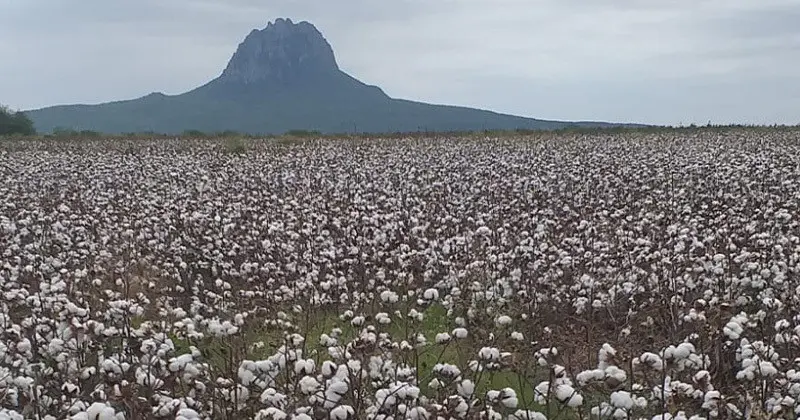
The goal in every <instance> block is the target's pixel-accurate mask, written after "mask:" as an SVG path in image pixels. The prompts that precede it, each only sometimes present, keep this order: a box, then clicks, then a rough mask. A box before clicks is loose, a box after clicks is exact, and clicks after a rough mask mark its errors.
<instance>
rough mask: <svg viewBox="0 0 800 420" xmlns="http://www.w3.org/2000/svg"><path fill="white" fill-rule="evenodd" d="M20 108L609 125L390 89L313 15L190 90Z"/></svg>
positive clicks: (405, 124)
mask: <svg viewBox="0 0 800 420" xmlns="http://www.w3.org/2000/svg"><path fill="white" fill-rule="evenodd" d="M26 113H27V115H28V116H29V117H30V118H31V119H32V120H33V121H34V123H35V125H36V129H37V130H38V131H40V132H51V131H53V130H54V129H56V128H59V127H61V128H70V129H75V130H94V131H101V132H107V133H125V132H142V131H155V132H162V133H179V132H182V131H185V130H187V129H196V130H201V131H224V130H234V131H239V132H246V133H253V134H267V133H282V132H285V131H288V130H293V129H306V130H318V131H321V132H325V133H330V132H334V133H336V132H353V131H358V132H394V131H418V130H427V131H454V130H481V129H516V128H527V129H556V128H561V127H566V126H575V125H580V126H608V125H615V124H608V123H596V122H572V123H571V122H561V121H546V120H538V119H533V118H525V117H519V116H513V115H506V114H499V113H495V112H491V111H486V110H479V109H472V108H465V107H456V106H445V105H431V104H425V103H421V102H414V101H410V100H404V99H396V98H391V97H389V96H388V95H386V94H385V93H384V92H383V91H382V90H381V89H380V88H379V87H376V86H371V85H367V84H365V83H363V82H361V81H359V80H357V79H355V78H354V77H352V76H350V75H348V74H347V73H345V72H343V71H342V70H340V69H339V66H338V64H337V63H336V59H335V56H334V53H333V49H332V47H331V45H330V44H329V43H328V42H327V40H325V38H324V37H323V35H322V34H321V33H320V32H319V31H318V30H317V28H316V27H314V25H312V24H310V23H308V22H299V23H294V22H292V21H291V20H289V19H278V20H276V21H275V22H274V23H272V22H270V23H269V24H268V25H267V27H266V28H264V29H262V30H253V31H251V32H250V34H248V35H247V37H246V38H245V39H244V40H243V41H242V42H241V43H240V44H239V46H238V48H237V49H236V52H235V53H234V54H233V56H232V57H231V59H230V61H229V62H228V64H227V66H226V67H225V69H224V71H223V72H222V74H221V75H220V76H219V77H217V78H215V79H213V80H211V81H210V82H208V83H206V84H205V85H203V86H200V87H198V88H196V89H193V90H191V91H189V92H185V93H182V94H179V95H164V94H162V93H152V94H149V95H147V96H144V97H140V98H137V99H131V100H123V101H116V102H109V103H102V104H93V105H62V106H53V107H47V108H43V109H37V110H30V111H26Z"/></svg>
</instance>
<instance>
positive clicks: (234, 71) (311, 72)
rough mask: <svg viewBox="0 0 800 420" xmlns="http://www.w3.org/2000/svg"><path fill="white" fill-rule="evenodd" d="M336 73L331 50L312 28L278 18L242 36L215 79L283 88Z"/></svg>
mask: <svg viewBox="0 0 800 420" xmlns="http://www.w3.org/2000/svg"><path fill="white" fill-rule="evenodd" d="M338 70H339V66H338V65H337V64H336V58H335V56H334V54H333V49H332V48H331V46H330V44H329V43H328V41H327V40H325V37H323V35H322V33H320V31H319V30H317V28H316V27H314V25H312V24H311V23H308V22H305V21H302V22H298V23H294V22H292V20H291V19H283V18H279V19H276V20H275V22H269V23H268V24H267V26H266V27H265V28H264V29H261V30H257V29H254V30H253V31H251V32H250V34H248V35H247V37H245V39H244V41H242V42H241V43H240V44H239V47H238V48H237V49H236V52H235V53H234V54H233V57H231V59H230V61H229V62H228V65H227V67H226V68H225V70H224V71H223V72H222V75H221V76H220V77H219V80H220V81H223V82H233V83H239V84H255V83H268V84H271V85H276V86H286V85H292V84H295V83H297V82H307V81H310V80H313V79H315V78H319V77H321V76H324V75H326V74H331V73H334V72H337V71H338Z"/></svg>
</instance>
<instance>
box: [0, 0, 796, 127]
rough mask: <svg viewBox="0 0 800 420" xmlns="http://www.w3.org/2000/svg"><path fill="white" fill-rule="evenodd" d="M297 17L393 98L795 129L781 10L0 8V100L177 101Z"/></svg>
mask: <svg viewBox="0 0 800 420" xmlns="http://www.w3.org/2000/svg"><path fill="white" fill-rule="evenodd" d="M283 16H286V17H291V18H292V19H295V20H309V21H310V22H312V23H314V24H315V25H316V26H317V27H318V28H319V29H320V30H321V31H322V32H323V34H325V36H326V38H327V39H328V40H329V41H330V43H331V44H332V45H333V47H334V50H335V51H336V54H337V59H338V61H339V64H340V66H341V67H342V68H343V69H344V70H345V71H347V72H349V73H351V74H353V75H354V76H355V77H358V78H360V79H361V80H363V81H365V82H367V83H371V84H377V85H379V86H381V87H383V88H384V90H385V91H386V92H387V93H389V94H390V95H392V96H395V97H403V98H411V99H417V100H423V101H430V102H435V103H449V104H458V105H468V106H476V107H481V108H489V109H494V110H498V111H502V112H510V113H514V114H520V115H527V116H535V117H542V118H559V119H575V120H577V119H582V120H586V119H602V120H613V121H640V122H650V123H668V124H677V123H681V122H682V123H689V122H696V123H704V122H706V121H708V120H712V121H716V122H757V123H772V122H780V123H792V124H794V123H798V122H800V76H798V75H796V74H795V73H798V72H797V71H796V70H795V69H796V68H798V66H800V25H797V24H796V22H798V21H800V5H798V3H797V2H796V0H759V1H758V2H756V1H752V0H664V1H658V2H654V1H650V0H437V1H435V2H432V1H426V0H393V1H392V2H383V1H380V2H379V1H374V0H340V1H336V2H332V1H323V0H317V1H314V0H275V1H270V2H263V1H257V0H228V1H222V0H171V1H168V2H165V1H160V0H138V1H136V2H108V1H104V0H82V1H80V2H76V1H69V0H49V1H45V0H27V1H24V2H22V1H18V0H0V54H2V56H3V57H12V59H4V60H3V62H2V64H0V69H2V74H3V75H4V77H2V78H0V101H1V102H4V103H7V104H9V105H11V106H12V107H16V108H35V107H41V106H47V105H53V104H61V103H93V102H101V101H108V100H115V99H124V98H132V97H138V96H142V95H145V94H147V93H149V92H152V91H163V92H166V93H180V92H183V91H186V90H188V89H191V88H193V87H195V86H198V85H199V84H202V83H204V82H205V81H207V80H209V79H211V78H213V77H215V76H217V75H218V74H219V73H220V72H221V71H222V69H223V68H224V66H225V63H226V62H227V60H228V59H229V58H230V56H231V54H232V53H233V51H234V49H235V48H236V45H238V43H239V42H240V41H241V40H242V39H243V37H244V36H245V35H246V34H247V33H248V32H249V31H250V29H252V28H261V27H264V26H265V25H266V23H267V22H268V21H270V20H274V19H275V18H277V17H283Z"/></svg>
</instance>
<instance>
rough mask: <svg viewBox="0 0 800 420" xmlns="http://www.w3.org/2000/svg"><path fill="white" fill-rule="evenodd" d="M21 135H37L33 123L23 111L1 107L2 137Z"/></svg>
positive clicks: (0, 128)
mask: <svg viewBox="0 0 800 420" xmlns="http://www.w3.org/2000/svg"><path fill="white" fill-rule="evenodd" d="M11 134H20V135H31V134H36V129H35V128H34V127H33V121H31V119H30V118H28V116H27V115H25V113H24V112H22V111H17V112H14V111H11V109H9V108H8V107H6V106H2V105H0V136H5V135H11Z"/></svg>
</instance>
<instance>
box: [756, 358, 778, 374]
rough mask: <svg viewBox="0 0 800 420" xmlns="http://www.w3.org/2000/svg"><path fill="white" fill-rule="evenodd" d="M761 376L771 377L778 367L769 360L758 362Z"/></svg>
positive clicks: (776, 372)
mask: <svg viewBox="0 0 800 420" xmlns="http://www.w3.org/2000/svg"><path fill="white" fill-rule="evenodd" d="M758 368H759V371H760V372H761V375H762V376H767V377H772V376H775V375H777V374H778V369H775V365H773V364H772V363H770V362H766V361H762V362H759V364H758Z"/></svg>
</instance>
